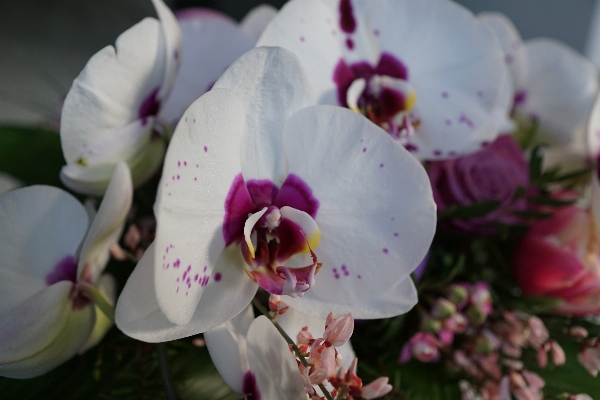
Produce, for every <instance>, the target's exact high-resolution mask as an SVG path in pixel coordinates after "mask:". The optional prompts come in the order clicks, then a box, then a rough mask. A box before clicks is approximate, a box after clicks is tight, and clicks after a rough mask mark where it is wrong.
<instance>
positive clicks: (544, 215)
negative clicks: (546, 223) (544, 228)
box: [511, 210, 552, 219]
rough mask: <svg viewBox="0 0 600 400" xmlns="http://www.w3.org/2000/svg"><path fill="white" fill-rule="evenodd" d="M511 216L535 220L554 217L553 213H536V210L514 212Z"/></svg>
mask: <svg viewBox="0 0 600 400" xmlns="http://www.w3.org/2000/svg"><path fill="white" fill-rule="evenodd" d="M511 214H513V215H516V216H518V217H521V218H534V219H543V218H549V217H551V216H552V213H549V212H545V211H534V210H528V211H513V212H511Z"/></svg>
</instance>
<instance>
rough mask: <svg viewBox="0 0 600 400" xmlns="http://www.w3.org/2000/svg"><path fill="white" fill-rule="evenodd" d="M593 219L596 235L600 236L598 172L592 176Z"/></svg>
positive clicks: (599, 185) (599, 184)
mask: <svg viewBox="0 0 600 400" xmlns="http://www.w3.org/2000/svg"><path fill="white" fill-rule="evenodd" d="M591 203H592V204H591V211H592V218H593V220H594V229H595V232H596V235H598V236H600V182H599V179H598V172H597V171H596V172H595V173H594V174H593V176H592V201H591Z"/></svg>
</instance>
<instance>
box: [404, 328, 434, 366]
mask: <svg viewBox="0 0 600 400" xmlns="http://www.w3.org/2000/svg"><path fill="white" fill-rule="evenodd" d="M411 342H412V355H413V357H415V358H416V359H417V360H419V361H421V362H425V363H427V362H437V361H438V360H439V359H440V356H441V354H440V344H439V342H438V341H437V340H436V339H435V337H434V336H433V335H431V334H429V333H422V334H419V333H417V335H415V336H413V338H412V339H411Z"/></svg>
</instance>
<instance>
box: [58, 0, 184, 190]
mask: <svg viewBox="0 0 600 400" xmlns="http://www.w3.org/2000/svg"><path fill="white" fill-rule="evenodd" d="M152 2H153V4H154V7H155V8H156V12H157V14H158V16H159V19H160V20H157V19H155V18H146V19H144V20H143V21H141V22H140V23H138V24H137V25H135V26H133V27H132V28H130V29H128V30H127V31H125V32H124V33H123V34H121V35H120V36H119V37H118V38H117V42H116V48H115V47H113V46H107V47H105V48H104V49H102V50H100V51H99V52H98V53H96V54H95V55H94V56H93V57H92V58H91V59H90V60H89V61H88V63H87V65H86V66H85V68H84V69H83V71H82V72H81V74H80V75H79V76H78V77H77V79H75V81H74V82H73V86H72V87H71V90H70V91H69V93H68V94H67V97H66V99H65V103H64V106H63V111H62V116H61V129H60V136H61V142H62V148H63V154H64V156H65V160H66V161H67V165H65V166H64V167H63V168H62V170H61V175H60V176H61V179H62V181H63V183H64V184H65V185H66V186H68V187H69V188H71V189H73V190H74V191H76V192H80V193H85V194H93V195H101V194H103V193H104V191H105V190H106V187H107V185H108V182H109V180H110V177H111V175H112V172H113V170H114V169H115V166H116V165H117V163H118V162H119V161H125V162H126V163H127V164H128V165H129V167H130V169H131V173H132V178H133V183H134V185H135V186H138V185H140V184H141V183H143V182H144V181H146V180H147V179H148V178H149V177H150V176H152V174H154V172H155V171H156V169H157V168H158V167H159V166H160V164H161V162H162V156H163V154H164V151H165V144H164V141H163V140H160V139H159V138H157V137H155V136H154V135H153V133H154V132H155V128H156V124H157V118H156V116H157V114H158V112H159V110H160V107H161V105H162V104H163V102H164V101H165V100H166V98H167V95H168V94H169V92H170V90H171V88H172V86H173V83H174V80H175V77H176V74H177V69H178V64H179V56H180V53H181V33H180V31H179V27H178V25H177V21H176V19H175V17H174V16H173V14H172V13H171V11H170V10H169V8H168V7H167V6H165V4H164V3H163V2H162V1H161V0H152Z"/></svg>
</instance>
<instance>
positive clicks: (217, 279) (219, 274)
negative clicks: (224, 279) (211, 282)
mask: <svg viewBox="0 0 600 400" xmlns="http://www.w3.org/2000/svg"><path fill="white" fill-rule="evenodd" d="M220 280H221V273H220V272H217V273H216V274H215V282H219V281H220Z"/></svg>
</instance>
